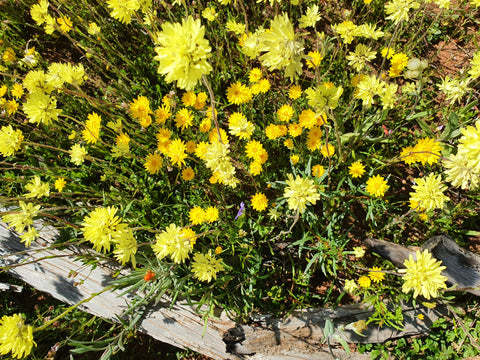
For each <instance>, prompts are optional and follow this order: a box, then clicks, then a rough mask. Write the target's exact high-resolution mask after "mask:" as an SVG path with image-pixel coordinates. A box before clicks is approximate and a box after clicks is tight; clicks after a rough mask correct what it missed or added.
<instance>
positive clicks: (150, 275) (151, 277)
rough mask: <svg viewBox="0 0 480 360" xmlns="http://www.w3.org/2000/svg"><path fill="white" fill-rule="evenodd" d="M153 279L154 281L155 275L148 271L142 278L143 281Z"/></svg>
mask: <svg viewBox="0 0 480 360" xmlns="http://www.w3.org/2000/svg"><path fill="white" fill-rule="evenodd" d="M153 279H155V273H154V272H153V271H152V270H148V271H147V273H146V274H145V276H144V277H143V280H145V281H151V280H153Z"/></svg>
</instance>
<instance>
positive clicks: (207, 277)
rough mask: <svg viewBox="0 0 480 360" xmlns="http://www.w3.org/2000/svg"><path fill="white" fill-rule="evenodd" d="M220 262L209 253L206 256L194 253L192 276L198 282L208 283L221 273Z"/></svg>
mask: <svg viewBox="0 0 480 360" xmlns="http://www.w3.org/2000/svg"><path fill="white" fill-rule="evenodd" d="M223 270H224V268H223V265H222V260H221V259H217V258H215V255H212V254H211V253H210V252H208V253H207V254H201V253H196V254H195V255H193V262H192V272H193V276H194V277H196V278H197V279H198V280H200V281H206V282H210V281H212V279H216V278H217V273H218V272H220V271H223Z"/></svg>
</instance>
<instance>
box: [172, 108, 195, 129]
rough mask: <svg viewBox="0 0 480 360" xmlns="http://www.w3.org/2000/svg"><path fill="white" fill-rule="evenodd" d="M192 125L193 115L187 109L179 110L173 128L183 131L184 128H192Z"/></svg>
mask: <svg viewBox="0 0 480 360" xmlns="http://www.w3.org/2000/svg"><path fill="white" fill-rule="evenodd" d="M192 124H193V114H192V113H191V112H190V110H188V109H181V110H179V111H178V112H177V114H176V115H175V126H176V127H177V128H179V129H180V128H181V129H182V130H185V129H186V128H188V127H190V126H192Z"/></svg>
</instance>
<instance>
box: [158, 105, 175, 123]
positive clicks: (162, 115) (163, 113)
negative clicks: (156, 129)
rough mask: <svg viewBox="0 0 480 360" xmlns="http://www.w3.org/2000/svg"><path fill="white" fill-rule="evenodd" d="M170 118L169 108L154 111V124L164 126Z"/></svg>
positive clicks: (164, 107) (162, 107) (163, 107)
mask: <svg viewBox="0 0 480 360" xmlns="http://www.w3.org/2000/svg"><path fill="white" fill-rule="evenodd" d="M170 116H172V114H171V113H170V106H161V107H159V108H158V109H157V110H155V122H156V123H157V124H164V123H165V121H167V119H168V118H169V117H170Z"/></svg>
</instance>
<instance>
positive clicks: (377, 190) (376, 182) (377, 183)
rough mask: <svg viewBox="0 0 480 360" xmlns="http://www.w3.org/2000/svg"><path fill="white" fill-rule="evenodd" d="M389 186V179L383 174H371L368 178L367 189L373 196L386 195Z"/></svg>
mask: <svg viewBox="0 0 480 360" xmlns="http://www.w3.org/2000/svg"><path fill="white" fill-rule="evenodd" d="M388 188H389V186H388V185H387V181H386V180H385V179H384V178H383V176H380V175H375V176H371V177H370V178H369V179H368V180H367V187H366V188H365V190H366V191H367V193H369V194H370V195H372V196H375V197H380V196H383V195H385V192H386V191H387V190H388Z"/></svg>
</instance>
